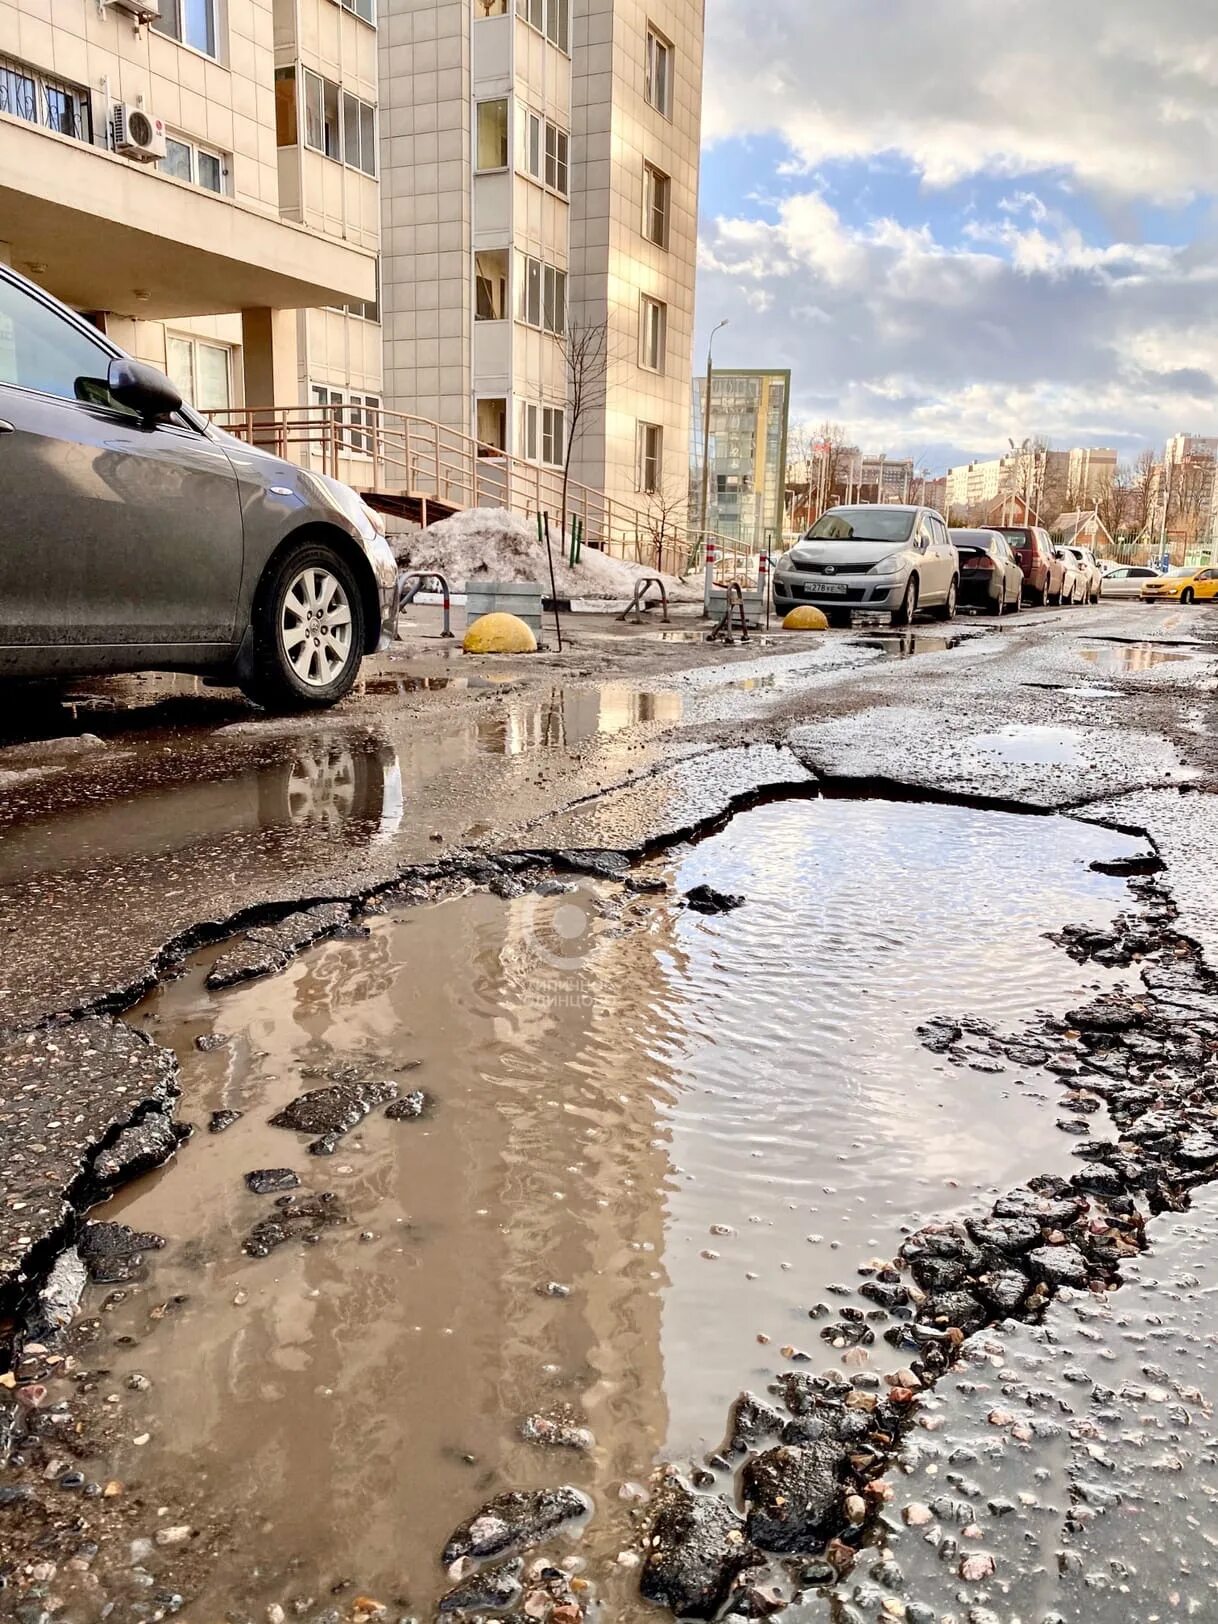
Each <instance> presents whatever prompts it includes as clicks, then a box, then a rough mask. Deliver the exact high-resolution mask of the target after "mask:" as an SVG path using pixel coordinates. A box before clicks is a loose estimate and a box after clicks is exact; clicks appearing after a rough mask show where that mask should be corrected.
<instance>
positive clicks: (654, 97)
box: [646, 28, 672, 118]
mask: <svg viewBox="0 0 1218 1624" xmlns="http://www.w3.org/2000/svg"><path fill="white" fill-rule="evenodd" d="M646 95H647V100H648V101H649V102H650V104H651V105H652V107H654V108H655V110H656V112H657V113H663V115H664V117H665V118H671V117H672V46H671V45H670V44H669V43H668V41H667V40H666V39H665V38H664V37H663V35H661V34H658V33H657V32H656V30H655V29H654V28H649V29H648V30H647V78H646Z"/></svg>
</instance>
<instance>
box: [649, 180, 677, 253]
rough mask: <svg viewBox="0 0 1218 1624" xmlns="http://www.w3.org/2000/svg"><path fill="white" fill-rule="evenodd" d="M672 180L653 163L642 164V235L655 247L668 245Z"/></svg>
mask: <svg viewBox="0 0 1218 1624" xmlns="http://www.w3.org/2000/svg"><path fill="white" fill-rule="evenodd" d="M671 191H672V181H671V180H670V179H669V177H668V176H667V175H666V174H665V173H664V171H663V170H662V169H657V168H656V167H655V165H654V164H644V165H643V235H644V236H645V237H646V238H647V240H648V242H653V243H655V245H656V247H657V248H667V247H668V212H669V198H670V194H671Z"/></svg>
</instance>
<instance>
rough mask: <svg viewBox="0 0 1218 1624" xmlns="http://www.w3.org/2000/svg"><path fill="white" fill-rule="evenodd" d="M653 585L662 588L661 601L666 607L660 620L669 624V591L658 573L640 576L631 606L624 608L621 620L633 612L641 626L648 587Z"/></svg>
mask: <svg viewBox="0 0 1218 1624" xmlns="http://www.w3.org/2000/svg"><path fill="white" fill-rule="evenodd" d="M653 586H655V587H659V589H660V603H661V604H662V605H663V608H664V613H663V614H662V615H661V616H660V620H661V621H662V622H663V624H664V625H665V626H667V625H668V593H667V591H666V590H665V587H664V583H663V581H661V579H660V577H659V576H658V575H640V576H639V578H638V580H637V581H636V582H635V583H634V597H633V598H631V600H630V604H629V606H628V607H627V608H625V609H623V610H622V612H621V614H620V615H619V616H618V617H617V618H618V619H619V620H627V619H628V618H629V617H630V615H632V614H633V615H634V623H635V625H636V626H641V625H642V624H643V611H644V609H646V607H647V604H646V601H645V600H646V597H647V592H648V588H649V587H653Z"/></svg>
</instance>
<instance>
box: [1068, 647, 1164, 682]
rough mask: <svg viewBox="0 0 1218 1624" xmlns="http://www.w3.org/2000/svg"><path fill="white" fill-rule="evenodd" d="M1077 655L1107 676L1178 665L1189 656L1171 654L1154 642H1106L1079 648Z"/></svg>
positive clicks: (1134, 674)
mask: <svg viewBox="0 0 1218 1624" xmlns="http://www.w3.org/2000/svg"><path fill="white" fill-rule="evenodd" d="M1078 657H1079V659H1080V660H1085V661H1086V663H1087V664H1088V665H1090V666H1094V667H1095V669H1096V670H1097V671H1101V672H1103V674H1104V675H1105V676H1108V677H1127V676H1137V675H1138V673H1139V672H1142V671H1153V670H1154V669H1155V667H1156V666H1160V665H1179V664H1180V662H1181V661H1182V660H1187V659H1189V658H1190V656H1189V655H1187V654H1173V653H1171V651H1170V650H1168V649H1164V648H1160V647H1159V646H1158V645H1157V644H1155V643H1107V644H1105V645H1104V646H1103V647H1102V648H1086V649H1080V650H1079V654H1078Z"/></svg>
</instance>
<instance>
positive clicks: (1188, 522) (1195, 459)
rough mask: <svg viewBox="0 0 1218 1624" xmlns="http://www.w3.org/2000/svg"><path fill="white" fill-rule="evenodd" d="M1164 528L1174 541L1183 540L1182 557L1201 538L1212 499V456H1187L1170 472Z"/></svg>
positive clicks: (1211, 505)
mask: <svg viewBox="0 0 1218 1624" xmlns="http://www.w3.org/2000/svg"><path fill="white" fill-rule="evenodd" d="M1170 480H1171V483H1170V485H1169V487H1168V494H1167V528H1168V532H1169V533H1170V535H1171V537H1172V539H1173V541H1176V540H1178V541H1180V542H1182V543H1183V553H1182V558H1183V557H1184V556H1187V553H1188V550H1189V548H1191V547H1195V546H1196V544H1197V542H1198V541H1199V540H1200V538H1201V533H1202V531H1203V530H1204V528H1205V524H1206V521H1207V519H1208V517H1209V515H1210V513H1211V510H1212V507H1213V501H1214V463H1213V460H1212V458H1209V457H1201V456H1196V455H1193V456H1188V457H1185V458H1184V460H1183V461H1182V462H1180V463H1177V464H1176V466H1175V467H1174V468H1173V469H1172V470H1171V472H1170Z"/></svg>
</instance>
